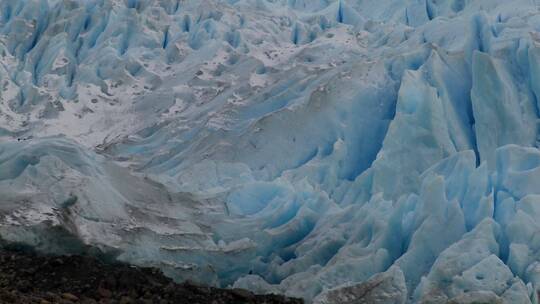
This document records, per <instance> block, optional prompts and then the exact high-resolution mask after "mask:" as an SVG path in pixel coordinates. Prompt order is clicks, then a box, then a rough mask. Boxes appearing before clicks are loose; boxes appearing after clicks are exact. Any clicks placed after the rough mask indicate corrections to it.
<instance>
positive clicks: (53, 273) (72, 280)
mask: <svg viewBox="0 0 540 304" xmlns="http://www.w3.org/2000/svg"><path fill="white" fill-rule="evenodd" d="M0 303H40V304H46V303H122V304H128V303H190V304H196V303H216V304H218V303H235V304H236V303H269V304H270V303H272V304H278V303H291V304H293V303H302V301H301V300H297V299H287V298H285V297H282V296H274V295H254V294H252V293H250V292H248V291H245V290H239V289H232V290H228V289H218V288H210V287H201V286H196V285H193V284H190V283H184V284H176V283H174V282H172V281H171V280H170V279H169V278H166V277H165V276H163V274H162V273H161V272H160V271H159V270H156V269H152V268H138V267H133V266H130V265H125V264H114V265H112V264H105V263H103V262H101V261H98V260H96V259H93V258H89V257H82V256H62V257H53V256H37V255H35V254H31V253H23V252H20V251H11V250H3V249H0Z"/></svg>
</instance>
